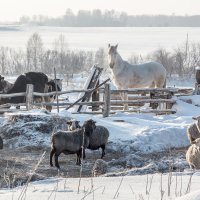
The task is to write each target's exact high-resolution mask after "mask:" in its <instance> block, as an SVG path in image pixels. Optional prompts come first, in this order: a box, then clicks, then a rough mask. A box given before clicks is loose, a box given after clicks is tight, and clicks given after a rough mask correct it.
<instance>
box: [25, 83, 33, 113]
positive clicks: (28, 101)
mask: <svg viewBox="0 0 200 200" xmlns="http://www.w3.org/2000/svg"><path fill="white" fill-rule="evenodd" d="M32 104H33V85H32V84H27V85H26V109H27V110H31V108H32Z"/></svg>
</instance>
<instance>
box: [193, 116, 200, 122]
mask: <svg viewBox="0 0 200 200" xmlns="http://www.w3.org/2000/svg"><path fill="white" fill-rule="evenodd" d="M192 119H194V120H197V121H199V120H200V116H197V117H192Z"/></svg>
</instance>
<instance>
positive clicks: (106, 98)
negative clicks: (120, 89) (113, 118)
mask: <svg viewBox="0 0 200 200" xmlns="http://www.w3.org/2000/svg"><path fill="white" fill-rule="evenodd" d="M104 102H105V103H104V107H103V117H108V116H109V113H110V84H108V83H106V84H105V94H104Z"/></svg>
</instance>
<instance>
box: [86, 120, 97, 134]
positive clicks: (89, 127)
mask: <svg viewBox="0 0 200 200" xmlns="http://www.w3.org/2000/svg"><path fill="white" fill-rule="evenodd" d="M95 124H96V122H95V121H93V120H92V119H89V120H87V121H85V122H84V124H83V128H85V133H86V135H87V136H88V137H89V136H90V135H91V134H92V132H93V130H94V129H95V128H96V125H95Z"/></svg>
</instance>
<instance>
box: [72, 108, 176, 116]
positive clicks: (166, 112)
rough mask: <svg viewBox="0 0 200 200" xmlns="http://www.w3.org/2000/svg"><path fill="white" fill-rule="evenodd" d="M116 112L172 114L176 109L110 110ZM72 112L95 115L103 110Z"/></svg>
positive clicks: (112, 112)
mask: <svg viewBox="0 0 200 200" xmlns="http://www.w3.org/2000/svg"><path fill="white" fill-rule="evenodd" d="M116 112H121V113H124V112H136V113H149V114H151V113H153V114H157V115H159V114H161V115H163V114H174V113H176V110H154V109H149V110H140V109H132V110H118V111H110V114H115V113H116ZM72 114H89V115H91V114H97V115H100V114H103V112H73V113H72Z"/></svg>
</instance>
